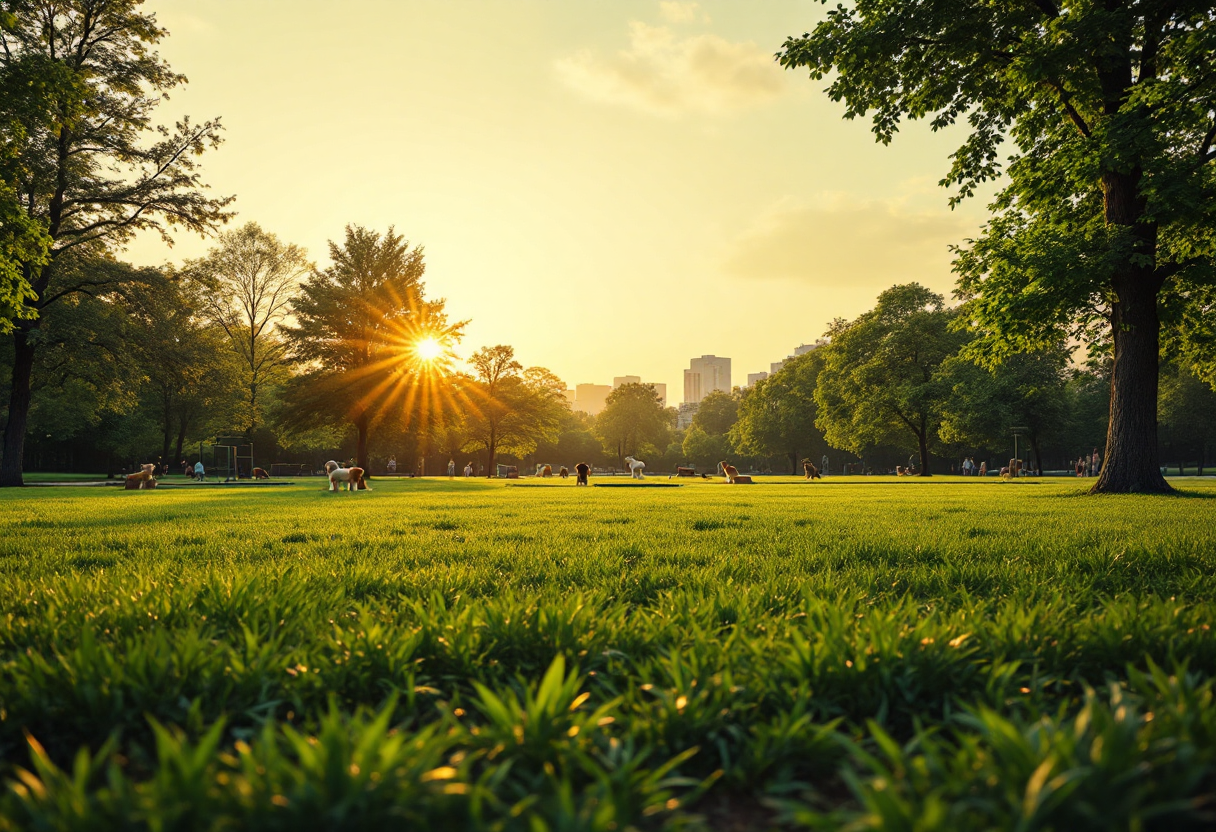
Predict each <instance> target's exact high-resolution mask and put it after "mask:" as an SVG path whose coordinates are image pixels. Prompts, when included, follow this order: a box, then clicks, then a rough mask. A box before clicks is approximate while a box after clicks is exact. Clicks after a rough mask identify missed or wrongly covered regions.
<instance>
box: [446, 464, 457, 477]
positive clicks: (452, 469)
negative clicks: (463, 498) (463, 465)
mask: <svg viewBox="0 0 1216 832" xmlns="http://www.w3.org/2000/svg"><path fill="white" fill-rule="evenodd" d="M455 478H456V460H454V459H449V460H448V479H455Z"/></svg>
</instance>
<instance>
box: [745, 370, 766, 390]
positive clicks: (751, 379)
mask: <svg viewBox="0 0 1216 832" xmlns="http://www.w3.org/2000/svg"><path fill="white" fill-rule="evenodd" d="M766 378H768V373H764V372H760V373H748V374H747V386H748V387H755V386H756V382H757V381H764V380H765V379H766Z"/></svg>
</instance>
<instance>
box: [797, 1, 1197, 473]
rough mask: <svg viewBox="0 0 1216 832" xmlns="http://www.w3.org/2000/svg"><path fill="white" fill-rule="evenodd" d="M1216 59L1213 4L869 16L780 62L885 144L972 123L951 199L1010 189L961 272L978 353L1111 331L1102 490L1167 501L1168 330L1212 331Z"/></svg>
mask: <svg viewBox="0 0 1216 832" xmlns="http://www.w3.org/2000/svg"><path fill="white" fill-rule="evenodd" d="M1213 54H1216V18H1213V16H1212V8H1211V4H1210V3H1208V2H1198V0H1180V2H1148V1H1147V0H1109V2H1104V3H1094V2H1091V0H1032V1H1031V2H1025V3H973V2H968V0H857V2H853V3H849V4H846V5H841V6H838V7H837V8H836V9H834V10H832V11H831V12H829V13H828V16H827V18H826V20H824V21H823V22H822V23H820V24H819V25H818V26H816V28H815V29H814V31H813V32H811V33H808V34H805V35H803V36H802V37H796V38H790V39H789V40H787V41H786V43H785V46H784V49H783V51H782V53H781V55H780V59H781V62H782V63H783V65H785V66H787V67H803V68H806V69H809V70H810V74H811V76H812V77H813V78H816V79H822V78H826V77H828V75H829V73H831V81H830V83H829V85H828V88H827V93H828V95H829V96H830V97H831V98H832V99H833V100H835V101H844V102H845V116H846V117H848V118H854V117H857V116H862V115H866V114H869V115H870V116H871V119H872V123H873V130H874V134H875V136H876V137H877V139H878V140H879V141H880V142H883V143H887V142H890V141H891V140H892V138H893V136H894V134H895V133H896V132H897V131H898V129H899V125H900V123H901V121H902V120H903V119H905V118H911V119H922V118H923V119H928V120H929V122H930V124H931V125H932V127H933V129H935V130H937V129H942V128H945V127H947V126H949V125H953V124H955V123H957V122H959V121H964V122H965V123H966V125H967V127H966V138H965V140H964V141H963V143H962V145H961V146H960V147H959V149H958V150H957V151H956V152H955V153H954V154H953V155H952V157H951V158H952V162H953V163H952V166H951V168H950V170H949V171H948V173H947V174H946V176H945V178H944V179H943V180H942V184H943V185H946V186H955V187H956V188H957V191H956V194H955V196H954V197H953V200H958V199H962V198H965V197H967V196H970V195H972V194H974V193H975V192H976V189H977V187H978V186H979V185H980V184H981V183H983V182H986V181H990V180H995V179H996V178H997V177H998V176H1001V175H1004V176H1005V177H1006V179H1004V180H1003V186H1002V188H1001V190H1000V192H999V194H998V196H997V198H996V200H995V202H994V203H993V205H992V211H993V217H992V220H991V222H990V223H989V224H988V225H987V227H986V228H985V230H984V233H983V235H982V236H981V237H980V238H979V239H977V240H974V241H972V243H971V245H970V246H969V247H968V248H967V249H965V250H963V251H962V252H960V256H959V258H958V260H957V262H956V269H957V271H958V272H959V274H960V283H959V293H960V296H961V297H962V298H963V299H965V300H966V306H965V318H966V320H967V321H968V322H969V323H970V324H972V325H973V326H974V327H975V328H976V329H977V330H978V332H979V334H980V336H981V337H980V338H979V339H978V340H977V341H976V342H975V344H974V345H973V347H972V351H973V354H975V355H977V356H980V357H981V358H983V359H984V360H987V361H996V360H999V359H1000V358H1001V357H1003V356H1005V355H1008V354H1010V353H1012V352H1017V351H1026V350H1030V349H1034V348H1042V347H1047V346H1050V345H1051V344H1053V343H1055V342H1057V341H1059V340H1060V338H1061V337H1062V336H1065V335H1074V336H1082V337H1087V338H1092V337H1094V336H1095V335H1096V334H1098V333H1100V332H1102V331H1103V330H1104V331H1105V333H1106V335H1105V337H1107V338H1109V339H1110V340H1111V342H1112V344H1113V350H1114V363H1113V368H1112V384H1111V418H1110V423H1109V428H1108V433H1107V440H1106V454H1105V456H1106V460H1107V462H1106V465H1105V466H1104V467H1103V470H1102V475H1101V477H1100V479H1099V480H1098V482H1097V483H1096V484H1095V486H1094V489H1095V490H1096V491H1158V490H1167V489H1168V486H1166V484H1165V481H1164V480H1163V479H1162V477H1161V473H1160V470H1159V469H1158V465H1157V442H1156V397H1157V362H1158V357H1159V348H1158V346H1159V345H1158V340H1159V332H1160V321H1161V316H1162V313H1163V312H1164V313H1165V314H1166V317H1167V319H1168V318H1170V317H1174V318H1177V317H1180V316H1187V315H1189V316H1190V317H1191V318H1192V319H1195V320H1196V321H1199V320H1208V319H1210V318H1211V316H1212V315H1213V314H1216V313H1213V307H1212V305H1211V304H1210V299H1211V291H1212V290H1211V287H1212V284H1213V280H1214V272H1216V270H1214V267H1213V254H1214V251H1216V233H1214V232H1213V228H1216V147H1214V140H1216V84H1214V83H1213V80H1212V78H1213V76H1212V73H1211V64H1212V55H1213ZM1007 140H1011V141H1012V143H1013V146H1014V150H1013V151H1012V153H1011V154H1010V155H1009V157H1008V160H1007V163H1006V160H1004V159H1002V150H1001V148H1002V144H1003V143H1004V142H1005V141H1007ZM1204 298H1207V300H1208V301H1209V302H1207V303H1205V302H1204ZM1203 328H1204V327H1192V328H1191V329H1203ZM1206 329H1207V331H1209V332H1210V330H1211V327H1210V325H1207V326H1206ZM1171 331H1173V332H1183V333H1185V332H1186V329H1185V328H1184V329H1181V330H1170V329H1168V328H1167V333H1168V332H1171Z"/></svg>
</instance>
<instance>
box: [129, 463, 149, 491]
mask: <svg viewBox="0 0 1216 832" xmlns="http://www.w3.org/2000/svg"><path fill="white" fill-rule="evenodd" d="M155 472H156V466H155V465H153V464H151V463H149V464H147V465H141V466H140V471H139V472H138V473H136V474H127V481H126V482H125V483H124V485H123V487H124V488H125V489H126V490H127V491H138V490H139V489H141V488H156V477H155V476H154V474H155Z"/></svg>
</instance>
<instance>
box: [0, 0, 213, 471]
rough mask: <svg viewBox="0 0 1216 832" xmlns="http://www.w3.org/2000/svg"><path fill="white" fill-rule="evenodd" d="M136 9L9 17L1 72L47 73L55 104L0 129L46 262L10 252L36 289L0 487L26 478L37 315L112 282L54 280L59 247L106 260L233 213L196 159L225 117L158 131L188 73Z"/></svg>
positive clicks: (27, 303) (81, 277)
mask: <svg viewBox="0 0 1216 832" xmlns="http://www.w3.org/2000/svg"><path fill="white" fill-rule="evenodd" d="M140 5H141V3H140V0H61V2H56V3H33V2H17V3H12V4H10V6H9V9H11V12H10V13H6V14H5V15H4V18H3V21H0V73H9V72H13V73H17V72H21V73H25V76H24V77H26V78H32V79H35V80H38V81H39V84H38V86H37V89H38V94H39V95H42V96H43V97H44V100H45V102H46V104H45V106H35V107H32V108H29V109H31V110H33V111H37V112H35V113H34V114H33V115H31V117H30V118H28V119H26V120H25V121H23V122H22V124H21V127H22V129H21V130H20V131H17V130H11V131H8V132H7V133H6V135H5V136H4V137H3V138H4V140H5V142H6V143H8V144H9V152H7V153H6V161H5V164H4V169H5V174H4V175H3V176H2V177H0V179H3V180H4V181H5V182H8V183H10V184H11V185H12V186H13V188H14V189H15V191H16V192H17V193H18V194H20V196H21V207H22V210H23V211H24V212H25V214H26V216H27V218H29V220H30V221H31V222H33V223H36V224H37V225H38V226H39V227H40V228H41V229H42V230H43V233H45V236H46V239H47V240H48V241H49V242H48V249H47V250H48V253H47V254H46V255H45V256H44V255H43V249H42V247H41V246H38V245H35V246H33V247H32V248H31V247H29V246H17V247H13V248H10V254H9V257H10V258H11V260H12V263H14V264H15V265H16V267H17V268H19V269H20V271H21V274H22V277H23V279H24V281H25V282H26V283H28V284H29V289H30V290H31V291H29V292H25V291H19V294H20V295H21V296H22V298H21V300H20V302H21V303H23V304H24V308H22V309H21V310H19V312H18V314H17V315H16V318H17V321H16V323H15V326H14V329H13V332H12V336H11V337H12V344H13V364H12V383H11V386H10V392H9V408H8V420H7V422H6V424H5V428H4V446H3V461H2V462H0V486H18V485H21V484H22V476H21V471H22V459H23V453H24V446H25V435H26V428H27V426H28V419H29V410H30V402H31V398H30V390H31V379H32V374H33V371H34V366H35V358H36V353H37V350H38V344H39V342H40V337H39V334H38V330H39V323H38V321H39V318H40V317H41V315H42V313H43V312H44V311H45V310H46V309H47V308H48V307H50V306H51V305H53V304H55V303H57V302H60V301H63V300H64V299H65V298H70V297H73V296H76V295H78V294H80V293H86V294H88V293H96V292H98V291H101V290H103V289H104V287H105V286H106V285H107V283H106V282H107V281H108V280H110V279H112V278H113V277H114V276H115V275H114V273H113V272H112V271H109V272H107V271H106V270H100V271H99V272H91V271H89V270H87V269H76V270H74V271H73V274H74V275H75V278H76V279H74V280H69V279H68V278H67V277H66V276H64V275H62V274H59V275H57V272H60V271H61V269H60V267H59V264H60V262H61V261H62V259H63V257H64V255H65V254H66V253H67V252H76V253H78V254H80V255H82V257H83V255H84V254H85V253H89V254H90V255H91V256H92V257H94V258H102V256H103V255H104V254H106V253H108V252H112V251H114V250H115V249H117V248H118V247H121V246H122V245H123V244H124V243H125V242H126V241H127V240H129V239H130V238H131V236H132V235H134V234H135V233H136V232H139V231H146V230H154V231H157V232H159V233H161V235H162V236H164V237H165V238H166V239H169V237H168V232H169V230H170V229H172V228H175V227H176V228H185V229H188V230H192V231H196V232H200V233H206V232H210V231H212V230H214V229H215V228H217V227H218V226H219V224H221V223H223V222H224V221H226V220H227V218H228V217H229V214H228V213H227V212H226V211H225V207H226V206H227V205H228V203H229V202H230V199H214V198H209V197H207V196H205V195H204V194H203V188H204V186H203V184H202V182H201V181H200V178H199V174H198V169H197V157H198V155H199V154H200V153H202V152H203V151H204V150H206V149H207V148H209V147H214V146H215V145H217V144H218V143H219V131H220V125H219V122H218V121H207V122H204V123H202V124H194V123H193V122H191V121H190V120H189V119H188V118H183V119H182V120H181V121H180V122H178V123H177V125H176V127H175V128H174V129H172V130H170V129H157V128H154V126H153V121H152V118H153V115H154V111H155V108H156V106H157V105H158V104H159V103H160V102H161V101H162V100H163V98H164V96H165V94H166V93H167V92H168V91H170V90H171V89H173V88H174V87H176V86H178V85H180V84H183V83H185V80H186V79H185V78H184V77H183V76H181V75H178V74H176V73H174V72H173V71H172V70H171V69H170V68H169V65H168V64H167V63H165V62H164V61H162V60H161V59H160V57H159V56H158V55H157V54H156V52H155V51H153V47H155V45H156V44H157V43H158V42H159V41H160V40H161V39H162V38H163V37H164V36H165V35H166V34H167V33H166V32H165V30H164V29H162V28H160V27H159V26H158V25H157V23H156V18H155V16H154V15H152V14H147V13H143V12H142V11H141V10H140ZM31 68H32V70H31ZM27 70H30V71H27ZM149 138H152V140H151V141H148V139H149ZM44 260H45V261H46V263H45V265H42V261H44ZM81 346H84V345H81Z"/></svg>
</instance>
